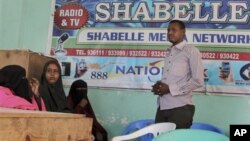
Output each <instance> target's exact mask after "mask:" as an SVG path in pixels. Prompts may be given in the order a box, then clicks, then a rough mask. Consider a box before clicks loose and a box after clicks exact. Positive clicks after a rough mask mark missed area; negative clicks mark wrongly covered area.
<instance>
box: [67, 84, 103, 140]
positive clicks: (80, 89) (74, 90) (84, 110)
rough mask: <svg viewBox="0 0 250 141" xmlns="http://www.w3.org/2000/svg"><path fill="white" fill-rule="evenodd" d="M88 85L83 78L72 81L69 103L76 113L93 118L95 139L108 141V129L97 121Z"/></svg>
mask: <svg viewBox="0 0 250 141" xmlns="http://www.w3.org/2000/svg"><path fill="white" fill-rule="evenodd" d="M87 92H88V86H87V83H86V82H85V81H83V80H76V81H74V82H73V83H72V85H71V87H70V91H69V95H68V97H67V100H68V103H69V105H70V106H72V108H73V109H74V113H77V114H85V115H86V117H91V118H93V128H92V134H93V135H94V137H95V141H108V135H107V131H106V130H105V129H104V128H103V127H102V125H101V124H100V123H99V122H98V121H97V119H96V116H95V113H94V111H93V109H92V107H91V104H90V102H89V99H88V96H87Z"/></svg>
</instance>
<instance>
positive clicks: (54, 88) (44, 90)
mask: <svg viewBox="0 0 250 141" xmlns="http://www.w3.org/2000/svg"><path fill="white" fill-rule="evenodd" d="M50 64H55V65H56V66H57V67H58V70H59V78H58V80H57V81H56V83H54V84H49V83H48V81H47V79H46V71H47V68H48V66H49V65H50ZM39 91H40V95H41V96H42V98H43V100H44V103H45V106H46V109H47V111H52V112H64V113H71V109H70V108H69V106H68V105H67V100H66V95H65V92H64V89H63V84H62V77H61V67H60V65H59V63H58V61H57V60H50V61H48V62H47V63H46V64H45V65H44V68H43V72H42V75H41V84H40V89H39Z"/></svg>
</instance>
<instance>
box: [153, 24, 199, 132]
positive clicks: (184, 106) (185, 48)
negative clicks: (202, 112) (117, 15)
mask: <svg viewBox="0 0 250 141" xmlns="http://www.w3.org/2000/svg"><path fill="white" fill-rule="evenodd" d="M185 31H186V29H185V24H184V23H183V22H182V21H179V20H173V21H171V22H170V23H169V26H168V33H167V35H168V40H169V41H170V42H171V43H172V46H171V47H170V48H168V49H167V55H166V58H165V63H164V71H163V77H162V79H161V81H158V82H156V83H155V84H154V85H153V86H152V92H153V93H154V94H156V95H158V99H157V103H158V109H157V113H156V117H155V122H156V123H159V122H173V123H175V124H176V126H177V128H190V126H191V125H192V122H193V116H194V111H195V107H194V104H193V102H192V91H193V90H195V89H197V88H199V87H202V85H203V81H204V78H203V77H204V75H203V71H204V70H203V64H202V59H201V54H200V52H199V50H198V49H197V48H195V47H193V46H191V45H188V44H187V42H186V40H185V39H184V38H185Z"/></svg>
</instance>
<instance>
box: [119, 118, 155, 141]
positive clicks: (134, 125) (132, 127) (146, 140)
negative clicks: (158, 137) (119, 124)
mask: <svg viewBox="0 0 250 141" xmlns="http://www.w3.org/2000/svg"><path fill="white" fill-rule="evenodd" d="M154 123H155V120H153V119H143V120H137V121H133V122H131V123H130V124H129V125H128V126H127V127H126V128H125V129H124V130H123V132H122V133H121V135H127V134H130V133H132V132H134V131H136V130H139V129H142V128H144V127H146V126H149V125H151V124H154ZM152 139H153V135H152V134H146V135H144V136H141V137H140V141H151V140H152Z"/></svg>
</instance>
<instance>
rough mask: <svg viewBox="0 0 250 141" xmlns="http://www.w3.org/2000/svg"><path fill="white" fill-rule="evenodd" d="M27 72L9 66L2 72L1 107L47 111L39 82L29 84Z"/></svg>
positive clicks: (0, 74)
mask: <svg viewBox="0 0 250 141" xmlns="http://www.w3.org/2000/svg"><path fill="white" fill-rule="evenodd" d="M25 76H26V71H25V69H24V68H23V67H21V66H18V65H8V66H5V67H3V68H2V69H1V70H0V107H6V108H18V109H27V110H42V111H45V110H46V108H45V105H44V102H43V100H42V99H41V97H40V94H39V91H38V88H39V82H38V80H37V79H35V78H32V80H30V82H28V80H27V78H26V77H25Z"/></svg>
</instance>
